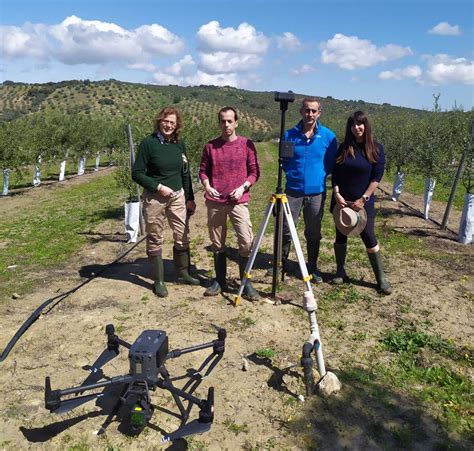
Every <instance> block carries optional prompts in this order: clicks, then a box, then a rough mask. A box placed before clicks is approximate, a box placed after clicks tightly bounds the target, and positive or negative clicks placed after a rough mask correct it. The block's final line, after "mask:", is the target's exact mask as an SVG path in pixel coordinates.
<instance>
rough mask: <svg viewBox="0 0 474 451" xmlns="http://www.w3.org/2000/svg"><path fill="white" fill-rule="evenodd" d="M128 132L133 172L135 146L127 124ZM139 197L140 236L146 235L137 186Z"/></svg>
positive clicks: (138, 193)
mask: <svg viewBox="0 0 474 451" xmlns="http://www.w3.org/2000/svg"><path fill="white" fill-rule="evenodd" d="M126 131H127V140H128V148H129V149H130V171H131V170H132V168H133V165H134V163H135V146H134V145H133V139H132V128H131V127H130V124H127V126H126ZM131 176H132V175H131V174H130V177H131ZM137 196H138V208H139V210H140V235H144V234H145V221H144V220H143V212H142V200H141V196H140V186H138V184H137Z"/></svg>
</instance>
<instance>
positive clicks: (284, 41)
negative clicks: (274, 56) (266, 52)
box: [276, 31, 302, 50]
mask: <svg viewBox="0 0 474 451" xmlns="http://www.w3.org/2000/svg"><path fill="white" fill-rule="evenodd" d="M276 40H277V46H278V48H279V49H285V50H299V49H301V47H302V45H301V42H300V40H299V39H298V38H297V37H296V36H295V35H294V34H293V33H290V32H289V31H286V32H285V33H283V35H282V36H278V37H277V38H276Z"/></svg>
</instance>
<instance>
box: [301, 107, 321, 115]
mask: <svg viewBox="0 0 474 451" xmlns="http://www.w3.org/2000/svg"><path fill="white" fill-rule="evenodd" d="M318 111H319V110H313V109H312V108H306V109H305V110H304V112H305V113H306V114H309V113H313V114H316V113H317V112H318Z"/></svg>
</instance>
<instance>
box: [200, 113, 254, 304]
mask: <svg viewBox="0 0 474 451" xmlns="http://www.w3.org/2000/svg"><path fill="white" fill-rule="evenodd" d="M218 117H219V128H220V129H221V136H220V137H219V138H216V139H213V140H212V141H209V142H208V143H207V144H206V145H205V146H204V150H203V152H202V158H201V164H200V167H199V178H200V180H201V182H202V184H203V186H204V189H205V190H206V192H205V194H204V197H205V198H206V207H207V220H208V227H209V237H210V239H211V249H212V252H213V253H214V269H215V272H216V277H215V279H214V280H213V281H212V284H211V286H209V287H208V288H207V289H206V291H205V292H204V295H205V296H215V295H217V294H219V293H220V292H221V291H226V290H227V283H226V273H227V262H226V254H225V241H226V235H227V217H229V218H230V220H231V222H232V225H233V226H234V230H235V233H236V235H237V242H238V246H239V270H240V278H241V279H242V277H243V273H244V270H245V267H246V265H247V261H248V257H249V255H250V251H251V248H252V244H253V232H252V223H251V222H250V214H249V210H248V202H249V199H250V193H249V189H250V187H251V186H252V185H253V184H254V183H255V182H256V181H257V180H258V178H259V176H260V168H259V165H258V160H257V151H256V149H255V145H254V144H253V142H252V141H251V140H250V139H248V138H244V137H243V136H238V135H237V134H236V128H237V126H238V114H237V111H236V110H235V109H234V108H232V107H224V108H222V109H221V110H220V111H219V113H218ZM243 296H245V297H246V298H247V299H250V300H258V299H259V298H260V296H259V294H258V293H257V291H256V290H255V288H253V286H252V284H251V283H250V281H248V282H247V283H246V285H245V287H244V291H243Z"/></svg>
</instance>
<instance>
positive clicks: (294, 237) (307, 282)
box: [282, 198, 312, 291]
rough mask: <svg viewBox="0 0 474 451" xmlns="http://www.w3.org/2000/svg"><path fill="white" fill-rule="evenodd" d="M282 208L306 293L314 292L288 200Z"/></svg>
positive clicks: (284, 200)
mask: <svg viewBox="0 0 474 451" xmlns="http://www.w3.org/2000/svg"><path fill="white" fill-rule="evenodd" d="M282 207H283V213H284V215H285V218H286V221H287V223H288V228H289V229H290V235H291V241H293V245H294V246H295V252H296V257H297V258H298V264H299V267H300V271H301V274H302V276H303V282H304V283H305V286H306V291H312V288H311V283H310V280H311V276H310V275H309V273H308V268H307V267H306V262H305V260H304V255H303V251H302V250H301V243H300V240H299V238H298V234H297V232H296V227H295V223H294V221H293V216H291V210H290V206H289V205H288V201H287V200H286V198H285V199H282Z"/></svg>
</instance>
